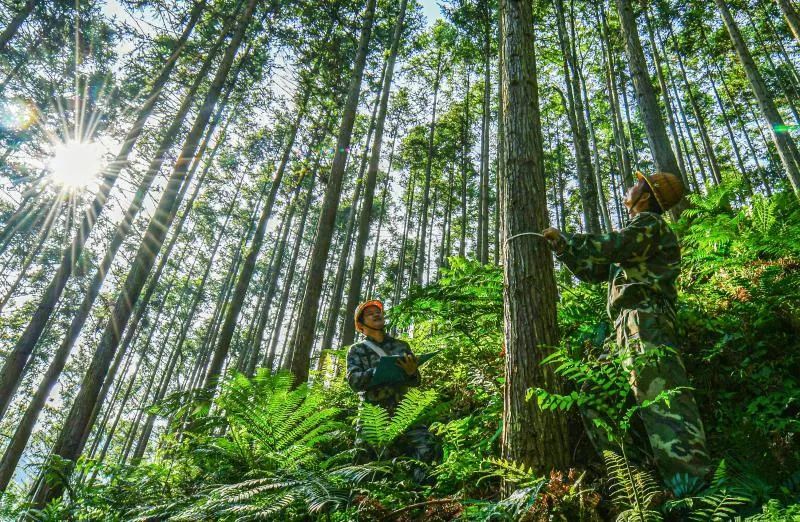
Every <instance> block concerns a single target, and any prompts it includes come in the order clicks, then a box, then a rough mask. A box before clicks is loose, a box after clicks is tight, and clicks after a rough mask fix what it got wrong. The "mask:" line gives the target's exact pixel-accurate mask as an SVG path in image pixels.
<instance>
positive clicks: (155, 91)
mask: <svg viewBox="0 0 800 522" xmlns="http://www.w3.org/2000/svg"><path fill="white" fill-rule="evenodd" d="M203 6H204V2H198V3H196V4H195V7H194V8H193V11H192V15H191V17H190V20H189V24H188V25H187V26H186V28H185V29H184V31H183V34H181V37H180V39H179V40H178V45H177V46H176V49H175V51H173V53H172V55H170V57H169V58H168V59H167V61H166V63H165V64H164V66H163V67H162V69H161V71H160V72H159V75H158V76H157V77H156V79H155V81H154V83H153V86H152V87H151V89H150V91H149V93H148V95H147V98H146V99H145V102H144V103H143V104H142V106H141V107H140V108H139V112H138V113H137V116H136V121H135V122H134V124H133V126H132V127H131V128H130V130H129V131H128V133H127V135H126V136H125V140H124V141H123V144H122V147H121V148H120V150H119V152H118V153H117V156H116V158H115V159H114V160H113V161H112V162H111V164H110V165H109V167H108V169H107V171H106V172H104V173H103V181H102V183H101V185H100V189H99V190H98V192H97V194H96V195H95V197H94V200H93V201H92V204H91V206H90V207H89V208H88V209H87V210H86V212H85V213H84V215H83V218H82V220H81V224H80V228H79V229H78V232H77V234H76V235H75V237H74V238H73V240H72V242H71V244H70V245H69V246H67V248H65V249H64V252H63V254H62V257H61V263H60V265H59V268H58V270H57V271H56V274H55V275H54V276H53V279H52V280H51V281H50V283H49V284H48V286H47V289H46V290H45V293H44V295H43V296H42V299H41V301H40V302H39V304H38V305H37V307H36V310H35V311H34V312H33V315H32V317H31V320H30V322H29V323H28V326H27V327H26V328H25V331H24V332H23V333H22V336H21V337H20V338H19V340H18V341H17V343H16V345H15V346H14V348H13V350H12V351H11V353H10V354H9V355H8V357H7V358H6V361H5V364H4V366H3V369H2V371H0V419H1V418H3V416H4V415H5V413H6V410H7V409H8V405H9V403H10V402H11V398H12V397H13V395H14V392H15V391H16V389H17V386H19V383H20V380H21V379H22V376H23V375H24V368H25V366H26V364H27V362H28V359H29V358H30V355H31V353H32V352H33V349H34V347H35V346H36V343H37V341H38V340H39V338H40V337H41V335H42V332H43V331H44V328H45V326H46V324H47V322H48V320H49V319H50V317H51V316H52V314H53V310H54V309H55V306H56V303H57V302H58V300H59V299H60V298H61V294H62V293H63V291H64V287H65V286H66V284H67V281H68V280H69V278H70V276H71V275H72V271H73V270H74V268H75V265H76V263H77V262H78V259H79V258H80V256H81V253H82V252H83V247H84V246H85V244H86V240H87V239H88V238H89V235H90V233H91V232H92V229H93V228H94V224H95V223H96V222H97V219H98V218H99V216H100V214H101V213H102V211H103V209H104V208H105V205H106V201H107V200H108V195H109V193H110V192H111V189H112V188H113V187H114V185H115V183H116V181H117V178H119V173H120V172H121V171H122V169H123V168H124V167H125V166H126V165H127V164H128V157H129V155H130V153H131V151H132V150H133V147H134V145H135V144H136V142H137V140H138V139H139V137H140V136H141V134H142V131H143V129H144V125H145V122H147V120H148V118H149V117H150V115H151V114H152V112H153V108H154V107H155V104H156V102H157V101H158V99H159V97H160V95H161V91H162V89H163V87H164V85H165V84H166V83H167V80H168V79H169V75H170V73H171V72H172V69H173V68H174V66H175V63H176V62H177V60H178V56H179V55H180V53H181V51H182V50H183V47H184V45H185V44H186V41H187V40H188V38H189V35H190V34H191V32H192V29H193V28H194V26H195V24H196V23H197V20H198V19H199V18H200V15H201V14H202V10H203ZM223 31H224V32H225V33H227V31H225V30H223ZM223 36H224V34H223ZM221 41H222V37H220V39H219V40H218V42H221ZM214 54H215V53H214V52H213V51H212V52H210V53H209V57H208V59H207V61H208V62H210V61H211V60H213V56H214ZM209 66H210V65H209ZM202 76H204V74H202V71H201V74H199V75H198V78H201V77H202ZM198 81H199V80H198ZM187 97H188V96H187ZM146 176H147V174H145V177H146ZM148 186H149V185H148Z"/></svg>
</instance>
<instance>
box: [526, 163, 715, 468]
mask: <svg viewBox="0 0 800 522" xmlns="http://www.w3.org/2000/svg"><path fill="white" fill-rule="evenodd" d="M636 175H637V178H638V180H637V182H636V183H635V184H634V185H633V186H632V187H631V188H630V190H629V191H628V193H627V194H626V196H625V200H624V204H625V206H626V207H627V209H628V213H629V214H630V218H631V219H630V222H629V223H628V225H627V226H626V227H625V228H623V229H622V230H619V231H615V232H611V233H609V234H565V233H563V232H561V231H559V230H558V229H555V228H548V229H546V230H544V231H543V233H542V235H543V236H544V237H545V239H547V240H548V241H549V243H550V245H551V247H552V248H553V250H554V251H555V252H556V257H557V258H558V259H559V260H560V261H561V262H562V263H564V264H565V265H566V266H567V267H568V268H569V269H570V270H571V271H572V273H573V274H575V276H576V277H577V278H578V279H581V280H583V281H586V282H594V283H598V282H603V281H608V301H607V306H606V309H607V312H608V315H609V317H610V318H611V319H612V320H613V321H614V327H615V329H616V334H617V335H616V337H617V346H618V347H619V349H620V350H624V351H625V352H624V353H626V354H635V353H640V354H645V353H648V352H650V351H652V350H653V349H654V348H657V347H668V348H670V349H672V350H675V349H677V347H678V342H677V332H676V330H677V317H676V307H677V289H676V288H675V281H676V279H677V278H678V275H679V274H680V267H681V254H680V246H679V244H678V238H677V237H676V236H675V233H674V232H673V231H672V229H671V228H670V227H669V225H668V224H667V223H666V221H665V220H664V217H663V216H662V214H663V213H664V212H666V211H667V210H669V209H670V208H671V207H673V206H674V205H675V204H676V203H677V202H678V201H679V200H680V198H681V196H682V195H683V185H682V183H681V181H680V179H678V178H677V177H676V176H675V175H673V174H669V173H664V172H659V173H656V174H653V175H652V176H645V175H644V174H642V173H641V172H637V173H636ZM688 385H689V381H688V378H687V376H686V369H685V368H684V365H683V362H682V361H681V358H680V355H679V354H678V353H677V352H675V351H670V352H668V354H667V355H665V356H663V357H660V358H659V360H658V362H657V363H656V364H649V365H648V366H646V367H645V368H644V369H642V370H641V371H640V372H638V374H636V373H633V372H632V374H631V387H632V388H633V393H634V396H635V398H636V400H637V402H638V403H639V404H641V403H642V402H644V401H647V400H652V399H653V398H655V397H656V396H657V395H658V394H659V393H661V392H662V391H664V390H668V389H673V388H677V387H685V386H688ZM640 414H641V417H642V420H643V421H644V426H645V429H646V430H647V436H648V439H649V441H650V445H651V447H652V450H653V455H654V458H655V463H656V466H657V467H658V469H659V471H660V472H661V475H662V477H663V478H664V480H670V479H672V478H673V477H674V475H676V474H683V473H686V474H689V475H692V476H695V477H698V478H703V477H704V476H706V475H707V474H708V472H709V456H708V453H707V451H706V436H705V432H704V430H703V423H702V421H701V420H700V414H699V412H698V409H697V405H696V404H695V401H694V397H693V396H692V394H691V392H690V391H682V392H680V393H678V394H677V395H676V396H675V397H673V398H672V400H671V401H669V403H663V402H662V403H657V404H654V405H652V406H650V407H648V408H644V409H643V410H641V412H640Z"/></svg>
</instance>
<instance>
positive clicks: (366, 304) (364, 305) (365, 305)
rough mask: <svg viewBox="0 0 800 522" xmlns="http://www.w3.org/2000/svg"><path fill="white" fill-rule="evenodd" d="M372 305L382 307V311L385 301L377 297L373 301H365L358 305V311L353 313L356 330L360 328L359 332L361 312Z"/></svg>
mask: <svg viewBox="0 0 800 522" xmlns="http://www.w3.org/2000/svg"><path fill="white" fill-rule="evenodd" d="M370 306H377V307H378V308H380V310H381V312H383V303H381V302H380V301H378V300H377V299H372V300H371V301H364V302H363V303H361V304H360V305H358V308H356V313H355V314H354V315H353V321H355V324H356V330H358V331H359V332H360V331H361V329H360V328H359V327H358V324H359V321H358V320H359V319H361V314H362V313H364V310H366V309H367V308H369V307H370Z"/></svg>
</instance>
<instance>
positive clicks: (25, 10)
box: [0, 0, 36, 52]
mask: <svg viewBox="0 0 800 522" xmlns="http://www.w3.org/2000/svg"><path fill="white" fill-rule="evenodd" d="M35 5H36V0H27V1H26V2H25V5H23V6H22V9H20V10H19V11H18V12H17V13H15V14H14V16H13V17H12V18H11V20H10V21H9V22H8V25H7V26H6V28H5V29H3V32H2V33H0V52H5V50H6V46H7V45H8V42H9V41H11V39H12V38H13V37H14V35H15V34H17V31H18V30H19V27H20V26H21V25H22V23H23V22H24V21H25V19H26V18H28V16H30V14H31V13H32V12H33V8H34V6H35Z"/></svg>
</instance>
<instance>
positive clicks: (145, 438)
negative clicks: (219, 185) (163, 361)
mask: <svg viewBox="0 0 800 522" xmlns="http://www.w3.org/2000/svg"><path fill="white" fill-rule="evenodd" d="M242 181H244V179H242V180H241V181H240V182H239V185H238V186H237V188H236V192H235V194H234V195H233V197H232V198H231V202H230V205H229V206H228V208H227V210H226V212H225V221H224V222H223V224H222V227H221V229H220V232H219V234H218V235H217V239H216V241H215V242H214V246H213V247H212V248H211V254H210V256H209V259H208V263H207V264H206V268H205V271H204V272H203V276H202V277H201V279H200V282H199V284H198V286H197V290H196V291H195V293H194V296H193V297H192V302H191V304H190V306H189V311H188V313H187V314H186V317H185V318H184V320H183V324H182V325H181V328H180V331H179V332H178V338H177V340H176V341H175V351H174V354H173V359H171V360H170V362H169V363H168V366H167V371H166V373H165V377H164V379H163V381H162V384H161V387H160V388H159V389H158V392H157V394H156V397H155V399H154V401H153V402H158V401H160V400H161V399H163V398H164V397H165V396H166V393H167V389H168V386H169V383H170V381H171V378H172V372H173V371H174V369H175V364H176V362H177V359H178V357H179V356H181V355H182V353H183V351H182V350H183V344H184V342H186V336H187V334H188V333H189V327H190V326H191V325H192V321H193V320H194V317H195V313H196V312H197V308H198V306H199V305H200V303H201V302H202V300H203V292H204V289H205V285H206V281H208V276H209V274H210V273H211V268H212V267H213V265H214V258H215V257H216V255H217V251H218V249H219V245H220V243H221V242H222V238H223V237H224V236H225V232H226V230H227V228H228V223H229V222H230V219H231V216H232V215H233V209H234V206H235V204H236V203H237V202H238V196H239V191H240V190H241V187H242ZM155 419H156V415H155V414H153V413H149V414H148V415H147V419H146V421H145V424H144V427H143V428H142V434H141V436H140V437H139V441H138V442H137V445H136V450H135V451H134V457H133V460H134V463H135V462H138V460H139V459H141V457H142V456H143V455H144V452H145V450H146V449H147V444H148V443H149V440H150V434H151V433H152V431H153V425H154V423H155Z"/></svg>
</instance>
